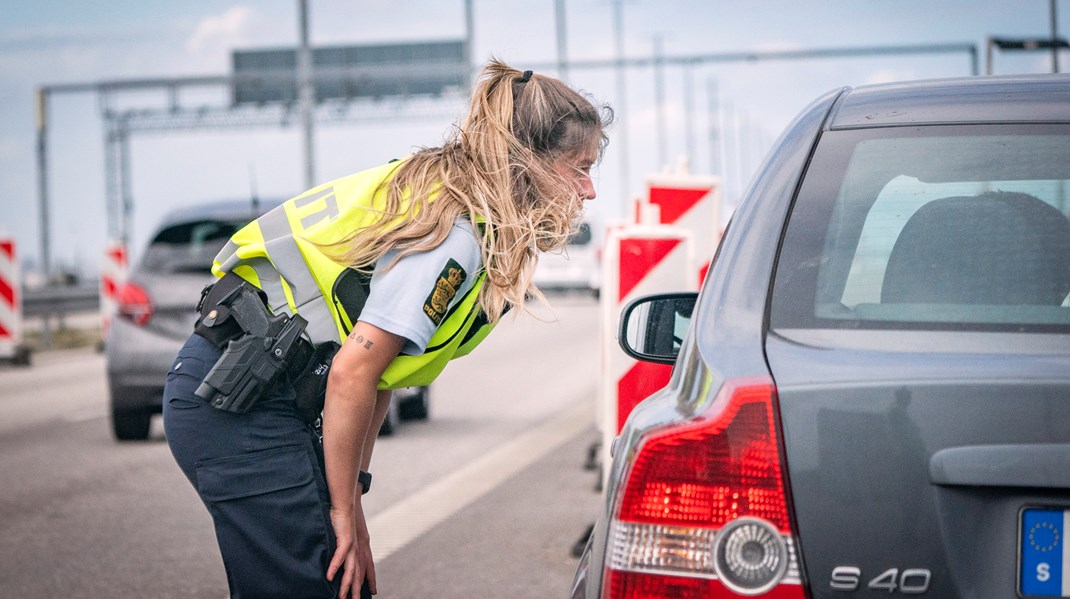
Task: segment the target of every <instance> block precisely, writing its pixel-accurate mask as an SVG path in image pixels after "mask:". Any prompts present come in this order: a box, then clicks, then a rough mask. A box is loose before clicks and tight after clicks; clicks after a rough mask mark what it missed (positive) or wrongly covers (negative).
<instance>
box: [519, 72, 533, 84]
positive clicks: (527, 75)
mask: <svg viewBox="0 0 1070 599" xmlns="http://www.w3.org/2000/svg"><path fill="white" fill-rule="evenodd" d="M531 75H532V73H531V71H524V74H523V75H521V76H520V79H517V81H519V82H520V83H527V82H528V81H530V80H531Z"/></svg>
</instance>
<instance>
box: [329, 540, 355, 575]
mask: <svg viewBox="0 0 1070 599" xmlns="http://www.w3.org/2000/svg"><path fill="white" fill-rule="evenodd" d="M349 548H350V544H349V543H345V544H344V545H343V544H342V543H339V544H338V547H337V548H336V549H335V550H334V556H332V557H331V563H330V564H329V565H328V566H327V580H329V581H331V582H334V575H335V574H337V573H338V569H339V568H341V567H342V566H343V565H345V562H346V555H347V554H348V553H349Z"/></svg>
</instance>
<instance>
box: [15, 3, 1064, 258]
mask: <svg viewBox="0 0 1070 599" xmlns="http://www.w3.org/2000/svg"><path fill="white" fill-rule="evenodd" d="M622 1H623V4H622V8H621V11H622V12H621V14H622V16H623V19H622V27H621V33H622V40H623V44H622V45H623V48H624V56H625V58H649V57H651V56H653V55H654V54H655V52H657V50H656V49H657V48H659V47H660V52H661V54H662V55H663V56H665V57H667V58H673V57H688V56H702V55H711V54H722V53H735V52H769V51H784V50H789V51H790V50H813V49H826V48H837V49H843V50H850V49H857V48H861V47H872V46H887V47H900V48H902V47H909V46H922V45H931V44H965V45H973V46H974V47H976V48H977V51H978V61H979V66H980V69H981V72H982V73H983V72H984V70H985V68H986V59H985V46H986V39H987V38H988V37H990V36H995V37H1007V38H1040V37H1047V36H1049V35H1050V31H1051V22H1050V5H1049V0H811V1H809V2H798V1H793V0H748V1H746V2H741V1H738V0H737V1H734V2H728V1H724V0H622ZM615 2H616V0H564V7H565V10H564V30H565V31H566V36H565V41H566V44H565V46H566V58H567V60H570V61H604V60H609V59H613V58H615V57H616V43H615V27H614V18H613V16H614V5H615ZM1056 2H1057V3H1058V4H1057V13H1058V19H1057V29H1058V32H1059V34H1060V36H1067V35H1070V1H1068V0H1056ZM555 3H556V0H473V4H472V6H473V52H472V60H473V62H474V63H475V64H474V68H476V67H478V66H479V65H481V64H483V63H485V62H486V61H487V60H488V59H490V58H491V57H497V58H500V59H502V60H505V61H506V62H508V63H509V64H511V65H513V66H515V67H517V68H521V69H524V68H530V67H533V66H535V67H538V68H539V70H540V72H545V73H547V74H551V75H555V74H557V73H556V69H555V68H554V67H553V65H555V64H556V63H557V61H558V44H557V34H556V32H557V29H556V22H555ZM464 7H465V4H464V0H404V1H399V0H310V1H309V38H310V43H311V45H312V46H314V47H316V46H329V45H362V44H377V43H395V42H412V41H424V40H457V39H460V38H462V37H463V36H464V35H465V13H464ZM297 21H298V2H297V0H257V1H255V2H253V1H251V0H250V1H246V2H240V1H233V0H167V1H163V0H100V1H98V2H76V1H74V0H35V1H34V2H22V1H17V0H0V236H2V235H10V236H13V237H14V238H15V240H16V243H17V247H18V252H19V255H20V261H21V262H22V265H23V274H24V276H27V275H30V274H32V273H34V272H37V271H40V267H41V264H40V256H41V254H42V251H41V239H42V236H41V217H40V210H41V204H40V198H39V194H38V186H37V177H38V174H37V166H36V157H35V143H36V142H35V99H34V98H35V90H36V89H37V88H38V87H40V86H54V85H57V84H63V83H95V82H103V81H121V80H130V79H144V78H164V79H166V78H172V77H186V76H200V75H226V74H229V71H230V65H231V52H232V51H234V50H249V49H263V48H282V47H294V46H296V44H297V43H298V39H299V38H298V24H297ZM1060 66H1061V67H1062V69H1061V70H1064V71H1070V52H1065V51H1064V52H1063V53H1062V54H1061V55H1060ZM1051 69H1052V61H1051V56H1050V53H1048V52H1019V53H1009V52H996V53H995V55H994V58H993V61H992V70H993V72H994V74H996V75H1005V74H1017V73H1044V72H1050V71H1051ZM969 75H971V60H970V57H969V54H968V53H966V52H965V51H963V52H954V53H940V54H906V53H896V54H888V55H882V56H864V57H863V56H850V57H837V58H812V59H805V60H751V61H746V62H731V63H729V62H718V63H709V62H707V63H704V64H702V65H699V66H696V67H691V68H689V69H687V70H686V71H685V69H684V68H682V67H679V66H674V65H669V66H666V67H664V69H662V70H661V71H660V73H659V72H658V71H656V70H655V69H653V68H652V67H646V66H644V67H634V68H629V69H627V70H626V72H625V85H624V94H623V95H621V93H620V87H621V86H620V84H619V82H618V80H617V78H616V72H615V71H614V70H613V69H608V68H600V67H598V68H595V67H591V68H571V69H569V70H568V73H567V80H568V82H569V83H570V84H572V85H573V86H574V87H576V88H578V89H581V90H583V91H585V92H586V93H588V94H589V95H590V96H591V97H592V98H594V99H595V100H597V101H598V102H601V103H606V104H608V105H610V106H611V107H614V108H615V109H616V110H617V119H616V122H615V123H614V124H613V126H612V128H611V129H610V131H609V136H610V144H609V147H608V149H607V151H606V154H605V157H604V159H603V161H602V163H601V165H599V167H598V168H597V169H596V181H595V182H596V186H597V188H598V194H599V195H598V199H597V200H595V201H594V202H592V203H590V204H589V208H588V212H589V217H590V219H591V220H592V221H593V222H595V223H596V229H597V226H599V225H604V224H606V223H608V222H611V221H614V220H617V219H619V218H621V217H622V215H623V214H624V211H625V206H627V205H628V204H629V202H630V200H632V199H633V198H635V197H637V196H638V195H640V194H642V193H643V192H644V189H645V187H644V186H645V181H646V177H647V176H649V175H651V174H655V173H658V172H659V171H664V170H666V169H670V170H672V169H676V168H678V165H679V164H680V162H681V158H682V157H686V160H687V163H688V164H689V165H690V171H691V172H692V173H696V174H703V175H707V174H712V175H718V176H720V177H721V180H722V185H723V189H724V198H725V200H726V202H727V204H728V205H729V206H731V205H732V204H734V203H735V202H736V201H738V198H739V195H740V193H741V191H742V190H743V189H744V188H745V185H746V182H747V180H748V179H749V177H750V176H751V174H752V173H753V172H754V170H755V169H756V168H757V167H758V165H759V164H760V161H761V158H762V156H763V155H764V152H765V151H767V150H768V148H769V147H770V146H771V145H772V144H773V142H774V140H775V139H776V137H777V135H779V133H780V132H781V131H782V130H783V129H784V127H785V126H787V125H788V124H789V123H790V121H791V120H792V118H793V117H794V116H795V115H796V114H798V113H799V112H800V111H801V110H803V109H804V108H805V107H806V106H807V104H809V103H810V102H811V101H812V100H814V99H815V98H817V97H818V96H820V95H822V94H824V93H826V92H828V91H830V90H833V89H837V88H840V87H843V86H858V85H866V84H873V83H884V82H890V81H901V80H913V79H929V78H938V77H960V76H969ZM659 82H660V85H659ZM659 90H660V93H659ZM659 97H660V98H661V102H660V103H659V101H658V99H659ZM109 101H110V102H111V103H113V104H115V105H121V106H122V107H127V108H135V109H136V108H139V107H141V108H144V107H155V106H156V105H158V104H159V99H158V98H143V97H139V96H137V95H128V96H122V97H116V98H112V99H110V100H109ZM154 103H155V104H154ZM109 105H112V104H109ZM102 106H103V104H102V101H101V98H99V97H98V96H96V95H95V94H92V93H77V94H76V93H62V94H53V95H52V96H51V99H50V101H49V103H48V124H49V134H48V138H47V141H48V158H47V159H48V165H49V166H48V188H49V193H48V204H47V206H48V214H49V222H50V226H49V231H50V239H51V244H50V253H51V257H52V260H51V262H52V270H53V271H73V272H77V273H79V274H80V275H81V276H83V277H85V278H87V279H95V278H96V276H97V271H98V270H99V267H100V264H101V261H102V257H103V253H104V248H105V246H106V243H107V241H108V239H109V237H111V236H113V235H114V234H115V233H116V231H117V230H118V224H117V221H116V219H115V218H113V217H109V210H108V207H107V202H106V197H107V196H106V185H105V176H104V173H105V167H104V164H105V156H104V154H105V152H104V149H105V129H104V126H103V118H102V116H101V107H102ZM464 108H465V105H464V103H463V102H458V103H457V104H456V106H454V105H453V104H449V103H440V105H439V109H438V110H436V111H435V112H434V113H433V114H429V115H424V116H421V117H420V118H379V119H376V120H367V119H364V120H360V121H353V122H347V123H331V124H321V125H319V126H318V127H317V129H316V135H315V152H314V154H315V156H316V164H315V180H316V181H317V182H322V181H327V180H330V179H333V178H336V177H340V176H343V175H346V174H348V173H352V172H355V171H358V170H361V169H363V168H367V167H370V166H374V165H377V164H381V163H382V162H385V161H387V160H390V159H391V158H395V157H398V156H402V155H405V154H407V153H410V152H412V151H413V150H415V149H417V148H419V147H425V146H436V145H439V144H440V143H441V141H442V139H443V136H444V135H445V134H446V133H447V131H448V130H449V129H450V127H451V125H452V124H453V123H455V122H456V121H457V120H458V119H459V118H460V117H461V116H462V114H463V111H464ZM302 143H303V142H302V137H301V132H300V129H299V128H298V127H288V128H258V129H228V130H225V131H203V130H196V131H191V130H182V131H172V132H167V133H140V134H133V135H132V136H131V138H130V142H129V146H128V148H129V163H128V164H129V170H128V176H129V177H130V179H129V181H130V191H131V194H130V195H131V203H132V207H133V209H132V213H131V216H130V219H131V220H130V228H129V230H128V236H129V242H130V251H131V255H132V256H133V257H134V259H136V258H137V257H138V256H139V254H140V252H141V250H142V249H143V246H144V244H145V243H146V242H147V237H148V236H149V235H150V234H151V232H152V231H153V229H154V227H155V226H156V224H157V223H158V222H159V220H160V219H161V218H162V216H163V215H164V214H165V213H166V212H168V211H170V210H173V209H176V208H181V207H184V206H190V205H194V204H197V203H201V202H207V201H212V200H219V199H235V198H237V199H242V198H248V197H249V196H250V194H251V193H253V192H254V190H255V193H256V194H257V195H259V196H260V197H274V198H279V199H284V198H287V197H291V196H294V195H296V194H298V193H300V192H301V191H303V190H304V188H305V175H304V162H303V160H304V158H303V156H304V154H303V150H302Z"/></svg>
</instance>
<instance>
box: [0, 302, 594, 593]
mask: <svg viewBox="0 0 1070 599" xmlns="http://www.w3.org/2000/svg"><path fill="white" fill-rule="evenodd" d="M554 309H555V314H554V315H551V314H549V313H547V312H545V311H541V310H540V311H539V312H538V316H539V318H541V319H542V322H540V321H539V320H537V319H535V318H532V317H530V316H521V317H520V318H518V319H512V318H508V319H507V320H506V321H505V322H503V323H502V324H501V325H500V326H499V328H498V330H497V331H495V332H494V333H493V334H492V335H491V336H490V338H489V339H488V340H487V341H486V342H485V343H484V344H483V346H481V347H480V348H479V349H478V350H477V351H476V352H475V353H473V354H472V355H471V356H468V357H466V358H462V359H460V360H458V361H456V362H455V363H454V364H453V365H451V366H450V367H449V368H448V369H447V371H446V373H444V374H443V375H442V377H441V378H440V379H439V380H438V381H436V383H435V385H434V386H433V387H432V389H431V392H432V398H431V401H432V405H431V418H430V419H429V420H428V421H426V422H406V423H403V424H402V427H401V429H400V431H399V432H398V433H397V434H396V435H394V436H392V437H387V438H382V439H380V441H379V442H378V443H377V445H376V450H375V456H374V458H373V462H372V471H373V472H374V474H375V486H374V489H373V491H372V492H371V493H370V494H368V495H367V496H366V497H365V510H366V513H367V515H368V518H369V526H370V528H371V529H372V535H373V536H372V546H373V551H374V552H375V554H376V568H377V573H378V580H379V589H380V593H379V596H380V597H386V598H392V597H398V598H410V597H435V598H451V597H457V598H460V597H465V598H469V597H502V596H507V597H510V598H512V599H519V598H523V597H533V598H535V597H538V598H544V597H561V596H565V595H566V593H567V591H568V586H569V583H570V582H571V578H572V574H573V572H574V570H575V567H576V563H577V560H576V559H575V558H572V557H571V555H570V553H569V551H570V549H571V546H572V544H573V543H575V542H576V540H577V539H578V538H579V537H580V535H581V533H582V532H583V530H584V528H585V527H586V526H587V524H589V523H590V522H591V521H592V520H593V518H594V515H595V514H596V513H597V509H598V506H599V502H600V499H599V496H598V494H597V493H595V492H594V484H595V481H596V475H595V473H593V472H592V471H588V470H584V469H583V463H584V461H585V458H586V451H587V447H588V446H589V445H590V444H591V443H593V442H595V441H596V440H597V438H598V437H597V435H596V433H595V430H594V427H593V421H594V414H595V396H596V384H597V377H598V365H599V349H598V346H597V339H598V323H597V304H596V303H595V302H594V301H592V300H590V299H585V298H579V297H562V298H556V299H555V300H554ZM555 316H556V320H553V319H554V318H555ZM0 414H2V415H0V596H2V597H20V598H33V597H56V596H65V597H77V598H101V599H104V598H108V599H112V598H117V597H153V598H169V597H207V598H219V599H222V598H224V597H227V596H228V593H227V585H226V579H225V575H224V572H223V567H222V562H221V560H220V558H219V553H218V550H217V548H216V545H215V541H214V533H213V530H212V526H211V520H210V518H209V516H208V513H207V512H206V511H205V509H204V507H203V506H202V505H201V503H200V500H199V499H198V498H197V496H196V494H195V493H194V492H193V490H192V488H191V487H190V486H189V484H188V483H187V482H186V480H185V479H184V478H183V477H182V474H181V472H180V471H179V470H178V467H177V466H176V465H175V464H174V462H173V460H172V458H171V455H170V452H169V451H168V449H167V445H166V441H165V439H164V438H163V433H162V427H161V426H160V423H159V422H155V423H154V425H153V434H152V437H151V439H150V440H149V441H147V442H143V443H117V442H115V441H114V440H113V439H112V437H111V434H110V429H109V422H108V418H107V395H106V384H105V379H104V360H103V357H102V355H101V354H98V353H95V352H93V351H92V350H78V351H57V352H48V353H42V354H38V355H35V356H34V364H33V366H32V367H30V368H16V367H12V366H6V365H5V366H0Z"/></svg>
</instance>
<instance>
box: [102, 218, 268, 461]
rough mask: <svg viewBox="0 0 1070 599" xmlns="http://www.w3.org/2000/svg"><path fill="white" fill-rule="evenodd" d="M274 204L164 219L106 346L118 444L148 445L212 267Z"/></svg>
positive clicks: (121, 298) (122, 292)
mask: <svg viewBox="0 0 1070 599" xmlns="http://www.w3.org/2000/svg"><path fill="white" fill-rule="evenodd" d="M277 204H278V203H277V202H271V203H268V204H267V205H266V206H265V205H262V204H260V203H259V202H258V203H256V204H254V203H253V202H250V201H248V200H245V201H227V202H216V203H208V204H204V205H200V206H194V207H189V208H182V209H179V210H176V211H173V212H171V213H169V214H168V215H167V216H165V217H164V219H163V220H162V222H161V223H160V225H159V226H158V227H157V229H156V232H155V233H154V235H153V236H152V238H151V240H150V241H149V244H148V246H147V247H146V248H145V250H144V252H143V253H142V255H141V258H140V259H139V260H138V262H137V264H136V265H135V266H134V268H133V269H131V271H130V274H129V276H128V277H127V281H126V283H125V284H124V285H122V286H121V287H120V288H119V290H118V292H117V300H118V311H117V313H116V314H115V316H114V317H113V318H112V319H111V325H110V326H109V328H108V337H107V339H106V340H105V342H104V347H105V357H106V362H107V379H108V387H109V393H110V399H111V421H112V432H113V433H114V435H115V438H116V439H119V440H123V441H127V440H136V439H145V438H147V437H148V435H149V429H150V424H151V418H152V416H153V415H154V414H159V413H160V412H161V408H162V403H161V402H162V398H163V384H164V379H165V378H166V376H167V370H168V369H169V368H170V367H171V362H172V361H173V360H174V358H175V355H176V354H177V353H178V350H179V348H180V347H182V344H183V343H184V342H185V341H186V338H187V337H189V336H190V333H192V332H193V323H194V320H195V318H196V313H195V308H196V305H197V300H198V298H200V294H201V289H203V288H204V286H205V285H206V284H208V283H210V282H211V281H213V280H214V277H213V276H212V273H211V269H212V259H213V258H214V257H215V255H216V254H217V253H219V250H220V249H222V247H223V245H224V244H225V243H226V242H227V240H229V239H230V236H231V235H233V234H234V233H235V232H236V231H237V230H238V229H240V228H242V227H243V226H245V225H246V224H247V223H248V222H249V221H251V220H253V219H254V218H256V217H257V216H259V215H260V214H262V213H263V212H265V211H266V210H267V209H270V208H273V207H274V206H276V205H277Z"/></svg>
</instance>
